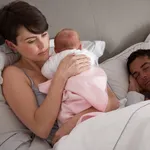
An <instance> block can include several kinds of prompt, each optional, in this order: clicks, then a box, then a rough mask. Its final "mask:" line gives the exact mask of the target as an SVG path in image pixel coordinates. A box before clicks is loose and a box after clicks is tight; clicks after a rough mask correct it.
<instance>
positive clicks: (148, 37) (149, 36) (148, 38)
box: [145, 34, 150, 42]
mask: <svg viewBox="0 0 150 150" xmlns="http://www.w3.org/2000/svg"><path fill="white" fill-rule="evenodd" d="M145 42H150V34H149V35H148V36H147V37H146V39H145Z"/></svg>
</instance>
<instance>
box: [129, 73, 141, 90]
mask: <svg viewBox="0 0 150 150" xmlns="http://www.w3.org/2000/svg"><path fill="white" fill-rule="evenodd" d="M128 90H129V91H136V92H141V88H140V86H139V84H138V83H137V81H136V80H135V79H134V78H133V77H132V76H131V75H130V76H129V89H128Z"/></svg>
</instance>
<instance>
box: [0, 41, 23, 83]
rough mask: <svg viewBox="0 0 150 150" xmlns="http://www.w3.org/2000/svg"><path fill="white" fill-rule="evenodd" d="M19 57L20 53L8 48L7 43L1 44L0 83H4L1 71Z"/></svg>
mask: <svg viewBox="0 0 150 150" xmlns="http://www.w3.org/2000/svg"><path fill="white" fill-rule="evenodd" d="M19 57H20V56H19V54H18V53H15V52H14V51H12V50H11V49H10V48H8V46H7V45H6V44H3V45H0V84H2V83H3V78H2V76H1V72H2V70H3V69H4V67H6V66H8V65H11V64H13V63H14V62H16V61H17V60H18V59H19Z"/></svg>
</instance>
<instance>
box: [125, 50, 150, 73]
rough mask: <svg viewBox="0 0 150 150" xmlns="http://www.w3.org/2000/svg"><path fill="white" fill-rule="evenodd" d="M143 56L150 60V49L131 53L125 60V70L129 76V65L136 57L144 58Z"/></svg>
mask: <svg viewBox="0 0 150 150" xmlns="http://www.w3.org/2000/svg"><path fill="white" fill-rule="evenodd" d="M144 56H148V57H149V58H150V49H147V50H144V49H139V50H137V51H135V52H133V53H131V55H130V56H129V57H128V60H127V69H128V72H129V74H131V71H130V64H131V63H132V62H133V61H134V60H135V59H136V58H137V57H144Z"/></svg>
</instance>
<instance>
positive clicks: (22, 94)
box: [3, 66, 66, 138]
mask: <svg viewBox="0 0 150 150" xmlns="http://www.w3.org/2000/svg"><path fill="white" fill-rule="evenodd" d="M3 79H4V82H3V93H4V96H5V99H6V100H7V102H8V104H9V106H10V107H11V109H12V110H13V112H14V113H15V114H16V116H17V117H18V118H19V119H20V120H21V121H22V122H23V124H25V125H26V126H27V127H28V128H29V129H30V130H31V131H32V132H34V133H35V134H36V135H37V136H40V137H42V138H46V137H47V136H48V135H49V133H50V131H51V128H52V127H53V124H54V122H55V120H56V118H57V114H58V111H59V108H60V103H61V96H62V91H63V88H64V86H65V82H66V79H65V78H64V77H63V76H61V75H60V74H56V76H55V77H54V78H53V81H52V85H51V87H50V89H49V93H48V96H47V97H46V99H45V100H44V101H43V103H42V104H41V106H40V107H38V106H37V102H36V98H35V95H34V93H33V91H32V89H31V86H30V81H29V80H28V78H27V77H26V76H25V75H24V73H23V72H22V71H21V70H20V69H18V68H16V67H13V66H11V67H8V68H6V69H5V71H4V73H3Z"/></svg>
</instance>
